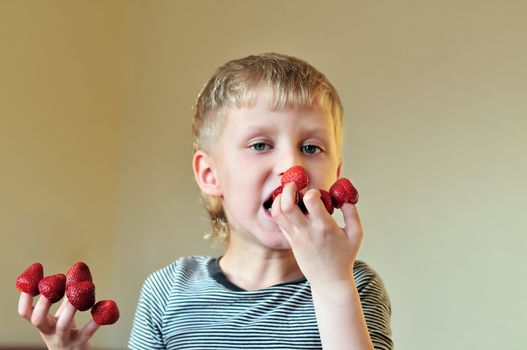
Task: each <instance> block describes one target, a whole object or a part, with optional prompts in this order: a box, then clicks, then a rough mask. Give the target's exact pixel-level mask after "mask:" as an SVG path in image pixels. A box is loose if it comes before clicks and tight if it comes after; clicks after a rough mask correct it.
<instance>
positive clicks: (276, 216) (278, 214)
mask: <svg viewBox="0 0 527 350" xmlns="http://www.w3.org/2000/svg"><path fill="white" fill-rule="evenodd" d="M281 202H282V194H279V195H278V196H277V197H276V198H275V199H274V202H273V205H272V206H271V216H272V217H273V220H274V221H275V223H276V224H277V225H278V226H279V227H280V229H281V230H282V232H283V231H284V230H285V231H289V230H290V229H291V223H290V222H289V220H288V219H287V217H286V216H285V215H284V213H283V212H282V210H281V206H282V205H281ZM284 233H285V234H287V232H284Z"/></svg>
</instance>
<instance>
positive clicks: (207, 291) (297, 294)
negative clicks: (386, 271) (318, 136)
mask: <svg viewBox="0 0 527 350" xmlns="http://www.w3.org/2000/svg"><path fill="white" fill-rule="evenodd" d="M353 274H354V278H355V282H356V286H357V289H358V292H359V295H360V299H361V304H362V308H363V311H364V315H365V319H366V323H367V325H368V330H369V332H370V337H371V339H372V341H373V344H374V346H375V349H392V341H391V338H390V337H391V329H390V316H391V306H390V301H389V299H388V296H387V294H386V290H385V288H384V285H383V283H382V280H381V279H380V277H379V275H377V273H376V272H375V271H374V270H373V269H371V268H370V267H369V266H368V265H366V264H365V263H364V262H361V261H356V262H355V265H354V268H353ZM128 346H129V348H130V349H174V350H176V349H178V350H179V349H185V350H187V349H188V350H190V349H194V350H197V349H199V350H206V349H211V350H212V349H214V350H224V349H225V350H226V349H265V350H270V349H304V350H306V349H307V350H311V349H322V345H321V342H320V335H319V333H318V327H317V321H316V316H315V310H314V307H313V300H312V297H311V289H310V286H309V282H308V281H307V280H306V279H305V278H302V279H299V280H296V281H292V282H287V283H283V284H278V285H275V286H271V287H268V288H264V289H261V290H254V291H246V290H243V289H241V288H239V287H238V286H236V285H234V284H232V283H231V282H229V281H228V280H227V278H226V277H225V275H224V274H223V273H222V271H221V270H220V268H219V264H218V259H217V258H212V257H205V256H191V257H184V258H180V259H179V260H177V261H175V262H173V263H172V264H170V265H168V266H166V267H164V268H162V269H160V270H158V271H156V272H154V273H152V274H151V275H150V276H149V277H148V278H147V279H146V281H145V283H144V284H143V288H142V290H141V295H140V297H139V303H138V306H137V310H136V314H135V319H134V323H133V327H132V333H131V336H130V340H129V343H128Z"/></svg>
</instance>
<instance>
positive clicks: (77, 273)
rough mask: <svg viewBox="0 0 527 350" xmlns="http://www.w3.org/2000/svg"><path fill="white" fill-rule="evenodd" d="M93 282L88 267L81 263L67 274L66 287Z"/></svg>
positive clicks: (76, 264) (71, 268)
mask: <svg viewBox="0 0 527 350" xmlns="http://www.w3.org/2000/svg"><path fill="white" fill-rule="evenodd" d="M84 281H93V279H92V276H91V272H90V268H89V267H88V265H86V264H85V263H83V262H82V261H79V262H77V263H75V264H74V265H73V266H72V267H70V269H69V270H68V271H67V272H66V286H69V285H70V284H72V283H75V282H84Z"/></svg>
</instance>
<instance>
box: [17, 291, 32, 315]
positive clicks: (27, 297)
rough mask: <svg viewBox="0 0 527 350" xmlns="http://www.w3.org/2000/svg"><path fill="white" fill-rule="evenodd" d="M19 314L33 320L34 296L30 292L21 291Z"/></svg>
mask: <svg viewBox="0 0 527 350" xmlns="http://www.w3.org/2000/svg"><path fill="white" fill-rule="evenodd" d="M18 314H19V315H20V316H22V317H23V318H25V319H26V320H28V321H30V322H31V315H32V314H33V296H32V295H31V294H29V293H24V292H22V293H20V298H18Z"/></svg>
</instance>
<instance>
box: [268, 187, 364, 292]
mask: <svg viewBox="0 0 527 350" xmlns="http://www.w3.org/2000/svg"><path fill="white" fill-rule="evenodd" d="M295 199H296V188H295V185H294V183H288V184H287V185H285V186H284V189H283V192H282V194H281V195H279V196H278V197H276V199H275V201H274V202H273V206H272V208H271V214H272V216H273V218H274V220H275V222H276V223H277V225H278V226H279V227H280V229H281V230H282V232H283V234H284V236H285V237H286V239H287V240H288V241H289V244H290V245H291V248H292V251H293V254H294V255H295V258H296V260H297V263H298V266H299V267H300V269H301V270H302V272H303V274H304V276H305V277H306V278H307V280H308V281H309V283H310V284H311V285H312V286H313V285H318V286H323V285H328V284H334V283H338V282H344V281H349V280H350V279H353V263H354V262H355V258H356V256H357V253H358V251H359V248H360V245H361V242H362V237H363V230H362V224H361V222H360V218H359V214H358V211H357V208H356V207H355V205H352V204H349V203H346V204H344V205H343V206H342V207H341V210H342V214H343V216H344V223H345V226H344V227H340V226H339V225H338V224H337V222H336V221H335V220H334V219H333V217H332V216H331V215H330V214H329V213H328V212H327V210H326V208H325V207H324V204H323V203H322V201H321V200H320V192H319V191H318V190H316V189H310V190H308V191H307V192H306V193H305V194H304V198H303V200H304V204H305V206H306V208H307V210H308V212H309V215H305V214H303V213H302V211H301V210H300V208H299V207H298V206H297V205H296V200H295Z"/></svg>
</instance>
